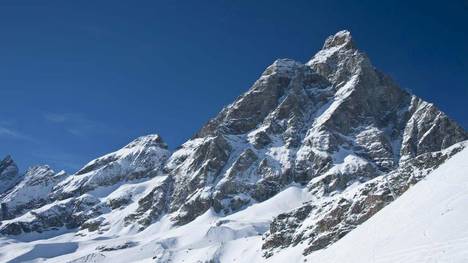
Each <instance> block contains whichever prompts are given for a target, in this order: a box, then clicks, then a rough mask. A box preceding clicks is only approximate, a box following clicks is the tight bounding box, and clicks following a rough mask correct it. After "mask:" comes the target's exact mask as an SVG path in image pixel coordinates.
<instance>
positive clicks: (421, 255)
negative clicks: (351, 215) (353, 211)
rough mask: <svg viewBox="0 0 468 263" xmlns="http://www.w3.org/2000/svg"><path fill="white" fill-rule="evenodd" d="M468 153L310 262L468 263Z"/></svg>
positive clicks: (423, 181) (445, 165) (449, 163)
mask: <svg viewBox="0 0 468 263" xmlns="http://www.w3.org/2000/svg"><path fill="white" fill-rule="evenodd" d="M467 205H468V149H466V148H465V149H464V150H462V151H461V152H460V153H458V154H456V155H455V156H453V157H452V158H451V159H449V160H448V161H447V162H446V163H444V164H442V165H441V166H440V167H439V168H438V169H436V170H435V171H434V172H432V173H431V174H429V175H428V176H427V177H426V179H425V180H422V181H421V182H419V183H418V184H416V185H415V186H413V187H412V188H410V189H409V190H408V191H407V192H406V193H405V194H403V195H402V196H401V197H400V198H399V199H397V200H396V201H395V202H393V203H391V204H390V205H388V206H387V207H385V208H384V209H383V210H382V211H380V212H379V213H377V214H376V215H375V216H373V217H372V218H370V219H369V220H368V221H366V222H365V223H363V224H362V225H361V226H359V227H358V228H356V229H355V230H353V231H352V232H351V233H349V234H348V235H347V236H345V237H344V238H342V239H341V240H340V241H338V242H337V243H335V244H333V245H332V246H330V247H329V248H328V249H325V250H322V251H317V252H316V253H313V254H311V255H310V256H309V257H308V258H307V259H308V260H307V262H320V263H327V262H330V263H332V262H333V263H335V262H347V263H353V262H378V263H386V262H388V263H395V262H405V263H411V262H451V263H455V262H460V263H461V262H468V207H467Z"/></svg>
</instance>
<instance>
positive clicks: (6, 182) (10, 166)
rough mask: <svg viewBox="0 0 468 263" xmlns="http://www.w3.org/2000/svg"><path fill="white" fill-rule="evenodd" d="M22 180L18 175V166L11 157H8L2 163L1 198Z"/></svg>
mask: <svg viewBox="0 0 468 263" xmlns="http://www.w3.org/2000/svg"><path fill="white" fill-rule="evenodd" d="M20 180H21V176H20V175H19V174H18V166H16V163H15V162H14V161H13V159H12V158H11V156H9V155H8V156H6V157H5V158H4V159H3V160H2V161H0V197H1V196H2V195H4V194H5V193H6V192H7V191H8V190H10V189H11V188H12V187H13V186H15V184H17V183H18V182H19V181H20Z"/></svg>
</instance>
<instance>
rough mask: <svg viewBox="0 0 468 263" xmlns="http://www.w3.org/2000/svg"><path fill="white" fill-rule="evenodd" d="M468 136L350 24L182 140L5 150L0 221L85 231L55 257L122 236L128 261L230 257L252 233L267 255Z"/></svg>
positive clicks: (366, 212) (304, 245) (103, 248)
mask: <svg viewBox="0 0 468 263" xmlns="http://www.w3.org/2000/svg"><path fill="white" fill-rule="evenodd" d="M467 139H468V133H467V132H466V131H465V130H464V129H463V128H462V127H461V126H460V125H458V124H457V123H456V122H454V121H453V120H452V119H450V118H449V117H448V116H447V115H446V114H445V113H443V112H441V111H440V110H439V109H438V108H437V107H436V106H434V105H433V104H431V103H428V102H426V101H424V100H422V99H420V98H418V97H417V96H415V95H413V94H410V93H409V92H408V91H406V90H403V89H401V88H400V87H399V86H398V85H397V84H396V82H395V81H393V80H392V79H391V78H390V77H389V76H387V75H385V74H384V73H382V72H380V71H378V70H377V69H375V68H374V67H373V65H372V63H371V61H370V59H369V58H368V57H367V56H366V54H365V53H363V52H362V51H360V50H359V49H358V46H357V44H356V42H355V41H354V39H353V37H352V36H351V34H350V32H348V31H340V32H338V33H336V34H335V35H332V36H330V37H328V38H327V39H326V41H325V43H324V45H323V48H322V49H321V50H320V51H318V53H316V54H315V55H314V56H313V57H312V58H311V59H310V60H309V61H308V62H306V63H301V62H298V61H294V60H291V59H278V60H276V61H274V62H273V64H271V65H270V66H269V67H267V68H266V70H265V71H264V72H263V73H262V74H261V76H260V77H259V79H258V80H257V81H256V82H255V83H254V84H253V86H252V87H251V88H250V89H249V90H248V91H247V92H246V93H244V94H243V95H241V96H240V97H239V98H238V99H236V100H235V101H234V102H233V103H232V104H230V105H228V106H226V107H225V108H224V109H222V111H221V112H220V113H219V114H218V115H217V116H215V117H214V118H213V119H211V120H210V121H208V122H207V123H206V124H205V125H204V126H203V127H201V129H200V130H199V131H198V132H196V133H195V135H194V136H193V137H192V138H191V139H190V140H188V141H187V142H185V143H184V144H183V145H181V146H180V147H179V148H177V149H176V150H175V151H174V152H170V151H169V150H168V147H167V145H166V144H165V143H164V142H163V140H162V138H161V137H160V136H159V135H147V136H143V137H140V138H137V139H136V140H134V141H132V142H131V143H129V144H128V145H126V146H125V147H123V148H122V149H120V150H117V151H115V152H113V153H110V154H107V155H105V156H102V157H99V158H97V159H95V160H93V161H91V162H89V163H88V164H87V165H85V166H84V167H83V168H81V169H80V170H79V171H78V172H76V173H75V174H71V175H68V174H67V173H65V172H64V171H61V172H55V171H53V170H52V169H51V168H50V167H48V166H37V167H32V168H30V169H29V170H28V171H27V172H26V174H25V175H19V173H18V168H17V167H16V165H15V164H14V162H13V160H12V159H11V158H10V157H6V158H5V159H4V160H3V161H2V162H1V163H0V201H1V203H2V217H1V218H2V222H1V225H0V233H1V235H3V236H4V237H5V238H10V239H15V237H17V236H21V235H32V233H34V232H36V233H42V234H44V233H48V235H49V236H50V235H52V236H56V238H57V239H60V238H62V240H66V242H69V243H70V242H72V243H73V242H74V243H80V242H81V243H80V244H84V243H86V242H87V243H86V245H83V249H80V250H77V251H72V252H67V253H64V255H61V256H59V257H58V259H57V260H58V262H60V261H61V262H66V261H69V262H107V261H112V262H117V261H114V260H115V256H116V255H117V254H115V253H117V252H115V251H120V250H122V251H123V250H125V251H127V252H125V253H126V255H127V256H128V258H127V259H128V261H127V262H130V261H138V260H143V259H146V258H149V259H151V260H153V261H155V262H183V261H184V260H185V262H227V261H225V260H221V258H223V257H227V256H231V254H229V253H233V254H235V253H240V254H242V253H243V252H242V251H237V252H229V253H228V252H227V251H232V250H233V249H234V247H235V244H238V243H239V242H242V240H245V242H247V243H248V242H251V243H249V244H254V245H252V246H253V247H257V250H255V251H254V252H252V251H251V253H252V255H254V254H255V255H257V256H258V257H260V258H261V260H265V261H268V260H274V258H275V257H276V256H277V255H281V254H282V253H284V251H289V250H291V251H293V250H294V249H297V248H300V249H299V250H300V251H299V254H302V255H310V254H312V253H314V252H315V251H318V250H323V249H326V248H327V247H329V246H330V245H332V244H334V243H335V242H337V241H339V240H340V239H341V238H342V237H344V236H345V235H347V234H348V233H350V232H352V231H353V230H354V229H355V228H356V227H357V226H359V225H361V224H363V223H364V222H365V221H366V220H368V219H369V218H371V217H372V216H373V215H375V214H376V213H378V212H379V211H380V210H381V209H383V208H384V207H386V206H387V205H388V204H390V203H391V202H393V201H395V200H398V198H399V197H400V196H401V195H403V194H404V193H405V192H406V191H407V190H408V189H410V188H411V187H412V186H413V185H414V184H416V183H418V182H419V181H420V180H422V179H423V178H425V177H426V176H427V175H429V174H431V172H433V171H434V170H436V169H437V168H438V167H439V166H440V165H442V164H443V163H444V162H446V161H447V160H448V159H450V158H452V156H454V155H456V154H457V153H459V152H460V151H462V150H463V148H464V147H465V146H466V143H463V141H465V140H467ZM285 200H286V201H285ZM64 233H74V234H73V235H69V234H64ZM38 235H39V234H38ZM90 240H100V241H99V242H98V241H96V248H90V247H91V245H89V241H90ZM64 242H65V241H64ZM6 247H8V245H6ZM80 248H81V245H80ZM245 249H246V250H245V253H247V252H246V251H248V249H247V248H245ZM137 251H140V252H137ZM142 251H143V252H142ZM78 252H79V253H78ZM113 253H114V254H113ZM132 253H133V254H132ZM249 253H250V252H249ZM0 255H1V253H0ZM61 257H62V258H61ZM233 257H234V256H233ZM5 260H6V259H5ZM197 260H199V261H197ZM238 260H239V261H242V258H240V257H239V258H238ZM119 262H120V261H119ZM229 262H230V261H229ZM242 262H248V261H246V259H245V258H244V259H243V261H242Z"/></svg>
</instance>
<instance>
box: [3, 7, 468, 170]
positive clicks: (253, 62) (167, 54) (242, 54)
mask: <svg viewBox="0 0 468 263" xmlns="http://www.w3.org/2000/svg"><path fill="white" fill-rule="evenodd" d="M40 2H41V3H40ZM408 2H418V3H414V4H413V3H408ZM341 29H348V30H350V31H351V32H352V34H353V37H354V39H355V40H356V42H357V45H358V46H359V47H360V48H361V49H362V50H364V51H365V52H367V53H368V54H369V56H370V57H371V59H372V61H373V63H374V65H375V66H377V67H378V68H380V69H381V70H382V71H384V72H386V73H388V74H390V75H391V76H392V77H393V78H394V79H395V80H396V81H397V82H398V83H400V84H401V86H402V87H404V88H407V89H410V90H412V91H413V92H414V93H415V94H416V95H419V96H420V97H422V98H424V99H426V100H428V101H431V102H434V103H435V104H436V105H438V106H439V107H440V108H441V109H442V110H443V111H445V112H446V113H448V114H449V115H450V116H451V117H452V118H454V119H455V120H457V121H458V122H459V123H461V124H462V125H463V126H464V127H465V128H467V127H468V110H467V103H468V65H467V63H468V61H467V60H468V2H467V1H463V0H460V1H454V0H452V1H433V2H431V1H271V0H270V1H203V0H202V1H34V0H31V1H20V0H19V1H18V0H15V1H13V0H9V1H1V2H0V32H1V35H0V91H1V93H0V94H1V95H0V114H1V115H0V116H1V117H0V155H1V156H3V155H6V154H11V155H12V156H13V158H14V159H15V160H16V161H17V163H19V165H20V167H21V169H22V170H25V169H26V168H27V166H30V165H33V164H50V165H52V166H53V167H54V168H56V169H63V168H64V169H66V170H68V171H70V172H73V171H74V170H75V169H77V168H79V167H80V166H81V165H83V164H84V163H86V162H88V161H89V160H91V159H93V158H95V157H97V156H100V155H102V154H104V153H107V152H110V151H113V150H115V149H118V148H120V147H121V146H123V145H125V144H126V143H127V142H129V141H131V140H132V139H133V138H135V137H137V136H140V135H144V134H149V133H159V134H161V135H162V136H163V138H164V139H165V141H166V142H167V143H168V144H169V145H170V147H171V148H172V149H173V148H175V147H177V146H178V145H180V144H181V143H183V142H184V141H185V140H187V139H188V138H190V137H191V136H192V135H193V134H194V133H195V132H196V131H197V129H199V128H200V127H201V125H203V124H204V123H205V122H206V121H207V120H208V119H209V118H211V117H213V116H214V115H215V114H216V113H217V112H218V111H219V110H220V109H221V108H222V107H223V106H224V105H226V104H228V103H230V102H232V101H233V100H234V99H235V98H236V97H237V96H238V95H240V94H241V93H242V92H244V91H246V90H247V89H248V88H249V87H250V85H251V84H252V83H253V82H254V81H255V80H256V79H257V77H258V76H259V74H261V72H262V71H263V70H264V69H265V67H267V66H268V65H269V64H271V63H272V62H273V61H274V60H275V59H276V58H293V59H296V60H299V61H302V62H305V61H307V60H308V59H309V58H310V57H311V56H312V55H313V54H314V53H315V52H316V51H318V49H319V48H320V47H321V46H322V44H323V41H324V39H325V38H326V37H327V36H328V35H330V34H333V33H335V32H336V31H338V30H341Z"/></svg>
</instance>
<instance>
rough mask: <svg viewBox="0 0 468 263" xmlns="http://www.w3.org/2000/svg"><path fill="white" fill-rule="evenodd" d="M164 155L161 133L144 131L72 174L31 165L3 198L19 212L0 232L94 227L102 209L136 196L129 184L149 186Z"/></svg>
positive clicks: (101, 219)
mask: <svg viewBox="0 0 468 263" xmlns="http://www.w3.org/2000/svg"><path fill="white" fill-rule="evenodd" d="M168 157H169V151H168V150H167V145H166V144H165V143H164V142H163V141H162V139H161V137H160V136H159V135H148V136H142V137H139V138H137V139H136V140H134V141H132V142H131V143H129V144H128V145H126V146H125V147H124V148H122V149H120V150H118V151H116V152H113V153H110V154H107V155H105V156H102V157H100V158H97V159H95V160H93V161H91V162H89V163H88V164H87V165H85V166H84V167H83V168H82V169H80V170H79V171H78V172H77V173H76V174H74V175H70V176H68V175H66V174H65V172H63V171H62V172H59V173H55V172H54V171H53V170H51V169H50V168H49V167H48V166H38V167H33V168H31V169H29V171H28V172H27V173H26V176H25V177H24V179H23V180H22V181H21V182H20V183H19V184H17V185H16V187H15V188H13V190H11V191H10V192H9V193H8V194H7V195H6V196H4V197H3V198H2V202H3V203H4V204H6V206H7V208H8V211H9V215H11V216H17V217H16V218H14V219H11V220H7V221H4V222H3V224H2V225H0V233H2V234H20V233H23V232H31V231H38V232H42V231H46V230H49V229H51V228H60V227H66V228H76V227H81V228H86V229H89V230H90V231H95V230H98V229H100V227H101V226H106V225H107V224H108V222H107V221H106V220H105V218H104V217H101V215H103V214H108V213H110V212H112V210H115V209H122V208H123V207H126V206H128V205H129V204H130V203H132V202H134V201H137V200H133V199H132V198H133V197H132V195H131V194H129V191H128V189H133V188H132V186H135V187H136V188H138V187H139V188H140V189H144V187H145V186H146V185H145V183H146V184H148V186H146V187H152V186H153V184H151V182H150V181H151V179H153V178H154V177H158V176H160V175H161V174H162V166H163V164H164V163H165V161H166V159H167V158H168ZM157 180H159V178H157ZM140 184H142V185H140ZM149 190H151V188H150V189H148V191H149ZM141 191H143V190H141ZM130 192H132V191H130ZM143 193H144V191H143ZM135 194H137V193H135ZM139 194H142V193H139ZM137 196H138V194H137Z"/></svg>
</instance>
